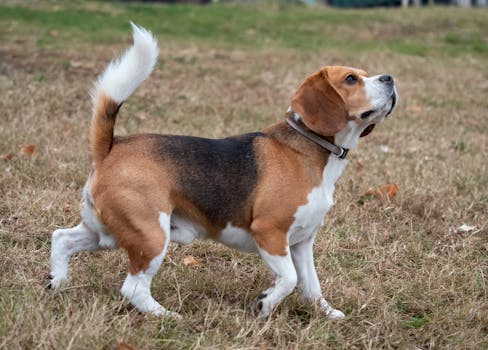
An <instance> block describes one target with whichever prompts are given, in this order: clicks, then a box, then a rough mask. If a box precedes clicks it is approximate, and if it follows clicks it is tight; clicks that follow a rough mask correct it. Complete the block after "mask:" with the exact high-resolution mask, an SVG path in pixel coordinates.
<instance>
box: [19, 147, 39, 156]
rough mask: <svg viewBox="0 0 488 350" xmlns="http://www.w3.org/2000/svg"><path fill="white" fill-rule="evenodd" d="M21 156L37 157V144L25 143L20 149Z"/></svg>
mask: <svg viewBox="0 0 488 350" xmlns="http://www.w3.org/2000/svg"><path fill="white" fill-rule="evenodd" d="M19 153H20V155H21V156H32V157H35V156H36V155H37V149H36V145H25V146H23V147H22V148H21V149H20V152H19Z"/></svg>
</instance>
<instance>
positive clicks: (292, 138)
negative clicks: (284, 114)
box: [263, 122, 334, 166]
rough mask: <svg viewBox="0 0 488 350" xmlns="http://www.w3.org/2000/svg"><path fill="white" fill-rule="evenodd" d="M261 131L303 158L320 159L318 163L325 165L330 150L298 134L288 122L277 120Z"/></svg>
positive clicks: (331, 140)
mask: <svg viewBox="0 0 488 350" xmlns="http://www.w3.org/2000/svg"><path fill="white" fill-rule="evenodd" d="M263 133H264V134H266V135H267V136H268V137H270V138H272V139H274V140H276V141H277V142H280V143H282V144H283V145H285V146H287V147H288V148H291V149H292V150H294V151H296V152H298V153H300V154H302V155H303V156H304V157H305V158H312V159H314V160H320V161H319V162H318V164H321V165H323V166H325V163H326V161H327V158H328V157H329V154H330V152H329V151H328V150H326V149H324V148H323V147H321V146H319V145H318V144H316V143H315V142H313V141H311V140H309V139H307V138H306V137H304V136H303V135H301V134H299V133H298V132H297V131H296V130H293V129H292V128H291V127H290V126H289V125H288V124H286V122H278V123H276V124H273V125H271V126H269V127H268V128H266V129H264V130H263ZM328 140H329V141H330V142H333V141H334V139H333V137H330V138H328Z"/></svg>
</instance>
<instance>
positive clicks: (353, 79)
mask: <svg viewBox="0 0 488 350" xmlns="http://www.w3.org/2000/svg"><path fill="white" fill-rule="evenodd" d="M357 81H358V78H357V77H356V76H355V75H352V74H349V75H348V76H347V77H346V83H347V84H349V85H352V84H355V83H356V82H357Z"/></svg>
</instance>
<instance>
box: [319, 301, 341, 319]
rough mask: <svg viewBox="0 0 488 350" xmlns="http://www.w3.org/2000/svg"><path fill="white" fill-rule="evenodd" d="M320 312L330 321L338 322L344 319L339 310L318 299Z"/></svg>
mask: <svg viewBox="0 0 488 350" xmlns="http://www.w3.org/2000/svg"><path fill="white" fill-rule="evenodd" d="M319 307H320V311H321V312H322V313H323V314H325V316H327V318H328V319H330V320H338V319H341V318H344V317H346V316H345V315H344V313H343V312H342V311H341V310H337V309H334V308H333V307H332V306H330V305H329V303H328V302H327V301H326V300H325V299H324V298H321V299H320V306H319Z"/></svg>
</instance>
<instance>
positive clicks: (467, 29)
mask: <svg viewBox="0 0 488 350" xmlns="http://www.w3.org/2000/svg"><path fill="white" fill-rule="evenodd" d="M129 20H133V21H134V22H136V23H138V24H141V25H143V26H146V27H148V28H149V29H151V30H153V31H154V33H155V34H156V35H157V36H158V38H159V42H160V47H161V53H160V61H159V64H158V65H157V67H156V70H155V72H154V74H153V75H152V76H151V77H150V78H149V80H148V81H146V82H145V83H144V84H143V85H142V86H141V87H140V88H139V89H138V90H137V91H136V93H135V94H134V95H133V96H132V97H131V98H129V100H128V101H127V102H126V103H125V104H124V106H123V107H122V109H121V113H120V114H119V118H118V121H117V127H116V133H117V134H127V133H135V132H148V131H150V132H160V133H177V134H191V135H199V136H206V137H224V136H227V135H233V134H237V133H244V132H249V131H254V130H259V129H261V128H264V127H265V126H267V125H269V124H271V123H274V122H276V121H279V120H282V118H283V116H284V112H285V111H286V109H287V107H288V104H289V102H290V97H291V96H292V94H293V92H294V90H295V89H296V87H297V86H298V84H299V83H300V82H301V80H302V79H304V78H305V77H306V76H307V75H308V74H310V73H312V72H314V71H315V70H317V69H318V68H320V67H321V66H323V65H335V64H340V65H350V66H356V67H360V68H363V69H365V70H367V71H368V72H370V73H371V74H379V73H389V74H392V75H393V76H394V77H395V80H396V83H397V87H398V91H399V94H400V104H399V107H398V109H397V111H396V112H395V113H394V114H393V115H392V116H391V117H389V118H388V119H387V120H386V121H385V123H384V124H383V125H380V126H378V127H376V129H375V130H374V132H373V133H372V134H371V135H370V136H368V137H367V138H365V139H364V140H362V141H361V143H360V145H359V147H358V149H356V150H354V151H352V152H351V153H350V154H349V156H348V158H349V165H348V167H347V168H346V171H345V173H344V175H343V176H342V177H341V179H340V180H339V182H338V186H337V191H336V194H335V201H336V206H335V207H334V208H333V210H332V211H331V212H330V213H329V214H328V216H327V219H326V221H325V226H324V227H323V228H322V229H321V231H320V233H319V235H318V239H317V242H316V244H315V250H314V251H315V261H316V264H317V270H318V274H319V277H320V280H321V285H322V289H323V291H324V294H325V296H326V298H327V299H328V300H330V301H331V303H332V304H333V305H334V306H336V307H338V308H340V309H341V310H343V311H344V312H345V313H346V315H347V317H346V318H345V319H344V320H342V321H338V322H331V321H328V320H326V319H324V318H323V317H322V316H321V315H318V314H316V313H315V312H314V311H313V309H311V308H310V307H308V306H306V305H302V304H301V303H300V301H299V299H298V296H297V295H296V293H294V294H292V295H291V296H290V297H288V298H287V299H286V300H285V301H284V302H283V303H282V304H281V305H280V306H279V307H278V308H277V309H276V310H275V312H274V313H273V315H272V316H271V317H270V318H269V319H268V320H267V321H263V320H258V319H256V318H255V317H254V316H253V313H252V304H253V301H254V300H255V298H256V297H257V296H258V295H259V293H260V292H261V291H262V290H264V289H265V288H267V287H268V285H269V284H270V283H271V281H272V278H271V276H270V274H269V272H268V271H267V269H266V267H265V266H264V264H263V263H262V262H261V260H260V259H259V258H258V257H256V256H254V255H246V254H241V253H239V252H236V251H234V250H231V249H229V248H225V247H223V246H220V245H217V244H214V243H211V242H201V243H197V244H193V245H191V246H187V247H178V246H173V245H171V246H170V248H169V254H168V256H167V258H166V259H165V262H164V263H163V266H162V268H161V270H160V272H159V274H158V275H157V277H156V278H155V280H154V284H153V295H154V296H155V298H156V299H157V300H159V301H160V302H161V303H162V304H163V305H164V306H165V307H167V308H169V309H171V310H174V311H178V312H180V313H181V314H182V315H183V317H184V318H183V320H182V321H179V322H174V321H171V320H167V319H160V318H156V317H152V316H145V315H141V314H139V313H138V312H137V311H136V310H134V309H133V308H132V307H131V306H130V305H127V303H126V302H125V301H124V300H122V298H121V296H120V294H119V289H120V287H121V284H122V282H123V280H124V277H125V275H126V273H127V258H126V256H125V254H124V252H123V251H113V252H100V253H91V254H88V253H86V254H79V255H77V256H76V257H74V258H73V259H72V263H71V275H70V281H69V283H68V284H67V285H66V287H65V288H63V289H61V290H60V291H58V292H52V291H49V290H46V289H45V285H46V278H47V276H48V273H49V250H50V242H51V233H52V231H54V230H55V229H56V228H60V227H67V226H73V225H76V224H77V223H78V220H79V213H80V198H81V190H82V186H83V184H84V181H85V179H86V176H87V174H88V172H89V161H88V157H87V141H86V136H87V128H88V124H89V119H90V98H89V90H90V88H91V87H92V84H93V81H94V80H95V79H96V77H97V75H98V74H99V73H101V72H102V70H103V68H104V67H105V65H106V64H107V63H108V62H109V61H110V59H111V58H112V57H114V56H115V55H118V54H120V53H121V52H122V51H123V50H124V49H125V48H126V47H127V46H129V45H130V42H131V36H130V26H129V23H128V22H129ZM0 42H1V46H0V91H1V98H0V156H1V158H2V159H0V198H1V200H0V242H1V249H2V253H1V256H0V269H1V270H2V273H1V275H0V348H2V349H3V348H4V349H28V348H39V349H98V348H105V349H110V348H112V347H113V346H114V345H115V344H117V343H118V342H119V341H125V342H127V343H128V344H131V345H132V346H134V347H137V348H139V349H154V348H171V349H181V348H198V349H214V348H228V349H271V348H278V349H281V348H286V349H328V348H329V349H378V348H386V349H416V348H418V349H482V348H487V347H488V337H487V334H488V305H487V300H488V299H487V296H488V295H487V294H488V289H487V281H486V278H487V275H488V267H487V265H488V262H487V261H488V259H487V250H488V239H487V237H488V236H487V233H488V218H487V213H488V162H487V159H488V121H487V114H486V113H487V110H488V99H487V96H488V65H487V62H488V12H487V11H485V10H482V9H458V8H439V7H430V8H429V7H427V8H421V9H405V10H403V9H368V10H337V9H330V8H325V7H318V8H307V7H299V6H287V5H283V3H281V2H272V3H270V4H267V5H256V4H248V5H235V4H230V5H211V6H204V7H193V6H185V5H183V6H180V5H177V6H164V5H140V4H131V5H127V4H120V3H108V2H104V3H98V2H83V3H82V5H76V4H72V3H63V2H48V1H46V2H44V1H40V2H29V4H28V5H27V3H24V2H22V1H4V2H3V4H2V5H0ZM27 145H34V146H31V147H25V146H27ZM385 184H397V185H398V193H397V195H396V196H395V197H393V198H391V199H378V198H375V197H374V196H366V195H365V192H366V191H367V190H368V189H370V188H373V189H375V188H379V187H381V186H383V185H385ZM462 225H465V226H464V227H461V226H462Z"/></svg>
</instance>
